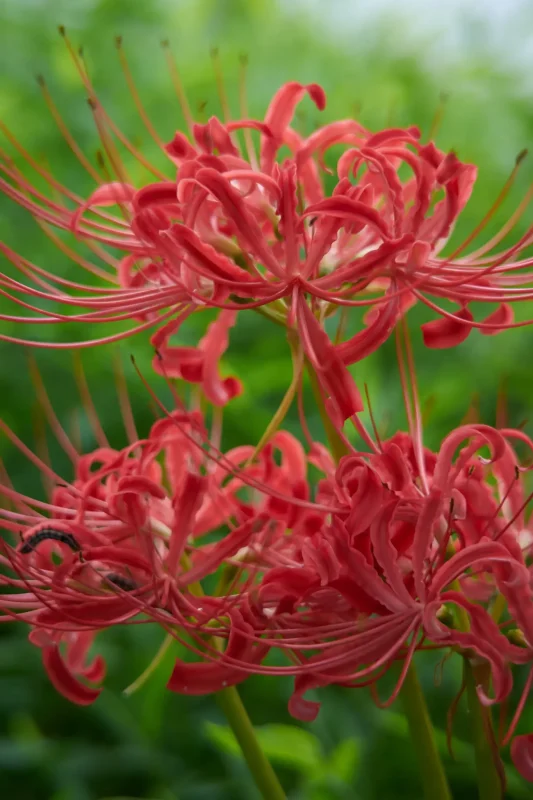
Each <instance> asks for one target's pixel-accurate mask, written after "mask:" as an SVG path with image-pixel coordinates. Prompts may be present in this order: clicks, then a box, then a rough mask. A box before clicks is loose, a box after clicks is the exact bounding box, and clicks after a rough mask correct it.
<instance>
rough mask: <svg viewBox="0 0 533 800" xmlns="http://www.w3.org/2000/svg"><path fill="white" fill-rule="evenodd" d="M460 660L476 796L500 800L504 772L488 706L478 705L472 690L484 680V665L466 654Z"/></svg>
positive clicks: (474, 690)
mask: <svg viewBox="0 0 533 800" xmlns="http://www.w3.org/2000/svg"><path fill="white" fill-rule="evenodd" d="M463 663H464V679H465V684H466V696H467V701H468V711H469V713H470V720H471V730H472V744H473V746H474V753H475V760H476V772H477V782H478V791H479V800H502V797H503V794H504V787H503V783H504V780H503V775H504V773H503V770H502V769H501V768H500V769H499V767H500V762H499V754H498V750H497V745H496V741H495V738H494V732H493V728H492V719H491V713H490V709H489V708H485V706H483V705H481V703H480V701H479V697H478V694H477V691H476V686H477V685H479V684H486V678H487V676H486V675H484V674H483V670H484V667H485V665H484V664H481V665H479V666H473V665H472V664H471V662H470V661H469V659H468V657H466V656H465V658H464V660H463Z"/></svg>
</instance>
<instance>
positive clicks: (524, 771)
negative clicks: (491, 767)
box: [511, 733, 533, 783]
mask: <svg viewBox="0 0 533 800" xmlns="http://www.w3.org/2000/svg"><path fill="white" fill-rule="evenodd" d="M511 758H512V759H513V764H514V765H515V767H516V769H517V770H518V772H519V773H520V775H521V776H522V777H523V778H525V780H526V781H530V782H531V783H533V733H527V734H524V735H523V736H515V738H514V739H513V741H512V743H511Z"/></svg>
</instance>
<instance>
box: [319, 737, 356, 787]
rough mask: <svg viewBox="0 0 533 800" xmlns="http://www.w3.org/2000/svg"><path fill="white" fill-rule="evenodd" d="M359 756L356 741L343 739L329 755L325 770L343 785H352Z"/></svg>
mask: <svg viewBox="0 0 533 800" xmlns="http://www.w3.org/2000/svg"><path fill="white" fill-rule="evenodd" d="M360 755H361V751H360V748H359V742H358V741H357V739H344V741H342V742H340V743H339V744H338V745H337V747H336V748H335V750H334V751H333V753H332V754H331V755H330V757H329V759H328V763H327V770H328V772H329V773H331V774H332V775H335V776H336V777H337V778H338V779H339V780H341V781H344V783H352V781H353V780H354V778H355V775H356V772H357V767H358V765H359V758H360Z"/></svg>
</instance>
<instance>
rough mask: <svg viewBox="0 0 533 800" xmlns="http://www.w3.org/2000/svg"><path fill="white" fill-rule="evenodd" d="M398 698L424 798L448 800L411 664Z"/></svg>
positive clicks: (430, 725) (418, 682)
mask: <svg viewBox="0 0 533 800" xmlns="http://www.w3.org/2000/svg"><path fill="white" fill-rule="evenodd" d="M400 697H401V699H402V702H403V707H404V711H405V716H406V717H407V723H408V725H409V731H410V733H411V739H412V741H413V744H414V746H415V751H416V755H417V758H418V763H419V767H420V777H421V779H422V786H423V789H424V797H425V798H426V800H452V795H451V792H450V789H449V787H448V782H447V780H446V775H445V773H444V768H443V766H442V762H441V759H440V756H439V751H438V749H437V745H436V742H435V736H434V733H433V725H432V724H431V719H430V717H429V712H428V709H427V705H426V700H425V698H424V695H423V693H422V688H421V686H420V681H419V680H418V676H417V674H416V670H415V667H414V664H411V666H410V667H409V669H408V671H407V675H406V677H405V681H404V684H403V686H402V690H401V692H400Z"/></svg>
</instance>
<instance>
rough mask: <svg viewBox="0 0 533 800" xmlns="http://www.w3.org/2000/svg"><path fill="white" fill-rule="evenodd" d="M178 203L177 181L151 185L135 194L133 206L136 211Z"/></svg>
mask: <svg viewBox="0 0 533 800" xmlns="http://www.w3.org/2000/svg"><path fill="white" fill-rule="evenodd" d="M177 202H178V190H177V188H176V183H175V181H164V182H161V183H150V184H149V185H148V186H144V187H143V188H142V189H139V191H138V192H137V193H136V194H135V197H134V198H133V205H134V207H135V208H136V209H143V208H149V207H150V206H159V205H171V204H177Z"/></svg>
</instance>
